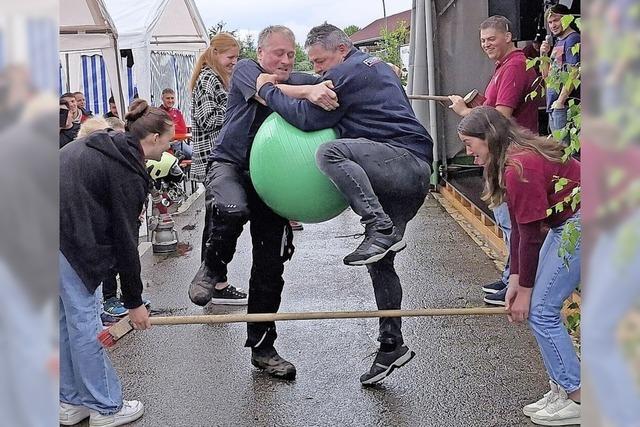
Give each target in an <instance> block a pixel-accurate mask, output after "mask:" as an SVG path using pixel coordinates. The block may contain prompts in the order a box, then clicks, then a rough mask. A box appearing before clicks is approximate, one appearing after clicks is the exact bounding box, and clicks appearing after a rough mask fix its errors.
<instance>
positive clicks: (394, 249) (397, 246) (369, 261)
mask: <svg viewBox="0 0 640 427" xmlns="http://www.w3.org/2000/svg"><path fill="white" fill-rule="evenodd" d="M406 247H407V242H405V241H404V240H400V241H399V242H397V243H396V244H395V245H393V246H391V247H390V248H389V249H387V250H386V251H384V252H383V253H381V254H378V255H374V256H372V257H371V258H367V259H363V260H360V261H353V262H346V261H345V262H344V263H345V264H346V265H367V264H373V263H374V262H378V261H380V260H381V259H382V258H384V257H385V256H387V254H388V253H389V252H400V251H401V250H403V249H404V248H406Z"/></svg>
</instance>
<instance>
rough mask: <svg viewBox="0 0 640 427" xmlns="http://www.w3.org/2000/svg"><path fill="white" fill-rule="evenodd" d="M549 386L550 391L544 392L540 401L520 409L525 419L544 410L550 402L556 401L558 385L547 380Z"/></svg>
mask: <svg viewBox="0 0 640 427" xmlns="http://www.w3.org/2000/svg"><path fill="white" fill-rule="evenodd" d="M549 386H550V387H551V390H549V391H548V392H546V393H545V394H544V396H542V399H540V400H538V401H537V402H533V403H530V404H528V405H527V406H525V407H524V408H522V412H523V413H524V414H525V415H526V416H527V417H530V416H531V415H533V414H535V413H536V412H538V411H539V410H540V409H544V408H545V407H546V406H547V404H548V403H549V402H550V401H552V400H555V399H556V395H557V394H558V385H557V384H556V383H554V382H553V381H551V380H549Z"/></svg>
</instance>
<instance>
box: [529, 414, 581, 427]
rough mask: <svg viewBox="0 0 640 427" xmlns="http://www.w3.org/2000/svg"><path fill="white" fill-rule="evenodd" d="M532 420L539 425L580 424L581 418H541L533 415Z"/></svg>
mask: <svg viewBox="0 0 640 427" xmlns="http://www.w3.org/2000/svg"><path fill="white" fill-rule="evenodd" d="M531 422H532V423H534V424H537V425H539V426H574V425H580V423H581V418H580V417H577V418H567V419H564V420H539V419H536V418H535V417H533V416H532V417H531Z"/></svg>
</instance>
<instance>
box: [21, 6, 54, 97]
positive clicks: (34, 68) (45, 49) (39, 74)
mask: <svg viewBox="0 0 640 427" xmlns="http://www.w3.org/2000/svg"><path fill="white" fill-rule="evenodd" d="M27 44H28V51H29V70H30V73H31V83H32V84H33V85H34V86H35V87H36V88H38V89H40V90H46V91H51V92H54V91H55V90H56V86H58V85H59V81H56V80H57V79H56V72H55V70H56V64H59V58H58V26H57V23H56V22H55V20H53V19H50V18H32V19H29V20H28V21H27Z"/></svg>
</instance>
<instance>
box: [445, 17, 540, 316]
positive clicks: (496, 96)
mask: <svg viewBox="0 0 640 427" xmlns="http://www.w3.org/2000/svg"><path fill="white" fill-rule="evenodd" d="M511 28H513V26H512V24H511V21H509V20H508V19H507V18H505V17H504V16H501V15H494V16H490V17H489V18H487V19H486V20H485V21H484V22H483V23H482V24H480V44H481V46H482V50H484V51H485V53H486V54H487V56H488V57H489V59H491V60H493V61H495V63H496V70H495V71H494V73H493V76H492V77H491V80H490V81H489V84H488V85H487V88H486V89H485V97H486V100H485V101H484V104H483V105H488V106H490V107H495V109H496V110H498V111H500V112H501V113H502V114H503V115H505V116H506V117H513V119H514V120H515V121H516V123H518V124H519V125H520V126H522V127H523V128H526V129H529V130H530V131H531V132H533V133H536V134H537V133H538V102H537V100H531V99H527V95H528V94H529V93H531V92H532V91H533V89H534V83H535V80H536V78H537V77H538V76H537V74H536V71H535V69H534V68H530V69H529V70H527V57H526V56H525V54H524V52H523V51H522V50H520V49H517V48H516V47H515V45H514V44H513V40H512V34H511V31H510V30H511ZM449 99H450V100H451V106H450V107H449V108H451V109H452V110H453V111H455V112H456V113H457V114H459V115H460V116H466V115H467V114H469V113H470V112H471V108H469V107H468V106H467V105H466V104H465V102H464V100H463V99H462V97H460V96H458V95H452V96H450V97H449ZM492 210H493V216H494V218H495V221H496V225H497V226H498V227H500V229H501V230H502V234H503V236H504V240H505V244H506V246H507V248H509V244H510V238H511V219H510V217H509V209H508V208H507V204H506V203H502V204H501V205H499V206H497V207H495V208H494V209H492ZM507 250H508V249H507ZM509 264H510V258H508V259H507V261H506V263H505V269H504V272H503V273H502V277H501V278H500V280H497V281H495V282H493V283H490V284H488V285H485V286H483V287H482V290H483V291H484V292H485V293H486V294H487V295H486V296H485V297H484V302H485V303H487V304H492V305H504V304H505V302H504V299H505V295H506V293H507V283H508V280H509V274H510V270H509Z"/></svg>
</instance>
